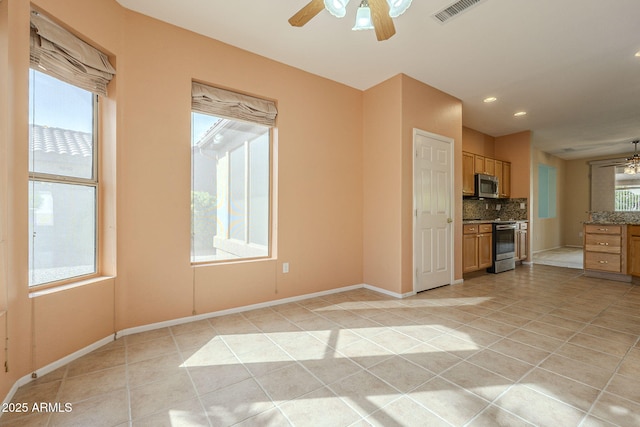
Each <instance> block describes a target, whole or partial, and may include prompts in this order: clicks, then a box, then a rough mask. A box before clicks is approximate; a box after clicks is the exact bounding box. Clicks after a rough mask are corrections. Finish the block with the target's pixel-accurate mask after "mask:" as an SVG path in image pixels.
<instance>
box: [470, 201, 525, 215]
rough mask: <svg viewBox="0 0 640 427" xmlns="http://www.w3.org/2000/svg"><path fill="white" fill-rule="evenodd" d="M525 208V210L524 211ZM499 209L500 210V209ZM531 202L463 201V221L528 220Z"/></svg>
mask: <svg viewBox="0 0 640 427" xmlns="http://www.w3.org/2000/svg"><path fill="white" fill-rule="evenodd" d="M522 206H524V209H522ZM498 207H499V209H498ZM528 211H529V201H528V200H527V199H526V198H523V199H484V200H475V199H463V200H462V219H463V220H471V219H487V220H493V219H498V218H500V219H515V220H526V219H527V212H528Z"/></svg>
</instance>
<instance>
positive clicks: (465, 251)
mask: <svg viewBox="0 0 640 427" xmlns="http://www.w3.org/2000/svg"><path fill="white" fill-rule="evenodd" d="M476 270H478V235H477V234H465V235H464V236H463V238H462V272H463V273H469V272H471V271H476Z"/></svg>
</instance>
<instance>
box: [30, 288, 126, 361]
mask: <svg viewBox="0 0 640 427" xmlns="http://www.w3.org/2000/svg"><path fill="white" fill-rule="evenodd" d="M113 282H114V279H105V280H101V281H96V282H94V283H91V284H87V285H84V286H78V287H76V288H71V289H68V290H66V291H58V292H50V293H49V292H46V291H44V292H42V294H41V295H33V299H32V301H33V312H34V319H33V322H34V328H35V330H34V338H35V347H36V352H35V356H36V357H35V367H36V368H37V367H42V366H46V365H48V364H49V363H52V362H55V361H56V360H58V359H61V358H63V357H65V356H67V355H68V354H69V349H72V348H75V349H81V348H84V347H87V346H89V345H91V344H93V343H95V342H96V337H99V338H104V337H108V336H109V335H111V334H113V332H114V319H113V304H114V301H113V299H114V286H113ZM62 330H64V334H63V333H61V331H62ZM39 349H44V350H46V351H40V350H39Z"/></svg>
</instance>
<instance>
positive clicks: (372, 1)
mask: <svg viewBox="0 0 640 427" xmlns="http://www.w3.org/2000/svg"><path fill="white" fill-rule="evenodd" d="M369 8H371V21H372V22H373V26H374V28H375V29H376V38H377V39H378V41H383V40H387V39H388V38H391V37H392V36H393V35H394V34H395V33H396V27H395V26H394V25H393V19H391V17H390V16H389V4H388V3H387V0H369Z"/></svg>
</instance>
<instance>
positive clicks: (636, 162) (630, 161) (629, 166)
mask: <svg viewBox="0 0 640 427" xmlns="http://www.w3.org/2000/svg"><path fill="white" fill-rule="evenodd" d="M631 143H632V144H633V146H634V149H633V155H631V156H629V157H627V158H626V159H625V160H624V161H622V160H621V161H619V162H613V163H607V164H603V165H601V167H607V166H624V173H625V174H627V175H635V174H640V153H638V143H640V140H639V139H636V140H634V141H631Z"/></svg>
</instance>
